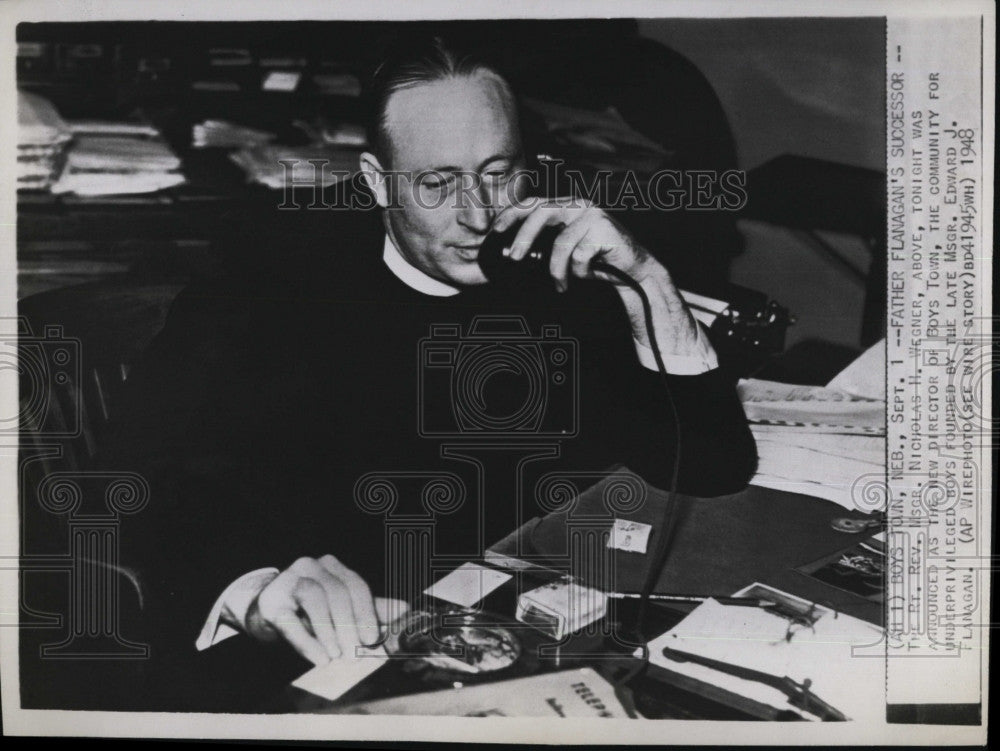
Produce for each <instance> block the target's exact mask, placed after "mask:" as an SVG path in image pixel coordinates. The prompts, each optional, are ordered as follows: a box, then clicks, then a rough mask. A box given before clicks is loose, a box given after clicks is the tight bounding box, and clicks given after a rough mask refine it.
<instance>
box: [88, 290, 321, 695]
mask: <svg viewBox="0 0 1000 751" xmlns="http://www.w3.org/2000/svg"><path fill="white" fill-rule="evenodd" d="M248 331H251V332H253V333H254V334H257V335H259V337H260V339H259V342H260V346H259V347H256V348H255V347H252V346H250V345H249V344H248V338H247V332H248ZM269 339H270V338H269V334H268V332H267V331H266V330H262V329H260V328H259V327H258V326H257V323H256V322H255V321H252V320H249V319H247V318H246V317H245V314H244V312H242V310H241V306H240V305H239V304H237V299H236V298H234V297H231V296H229V295H227V294H226V293H225V292H224V291H221V290H214V291H211V292H208V293H205V294H200V293H192V292H191V291H186V292H185V293H182V295H181V297H179V298H178V300H177V301H176V302H175V304H174V306H173V308H172V310H171V313H170V315H169V316H168V320H167V323H166V325H165V327H164V329H163V331H162V332H161V333H160V335H159V336H158V337H157V338H156V340H154V342H153V344H152V345H151V346H150V348H149V349H148V351H147V352H146V353H145V354H144V356H143V358H142V359H141V360H140V362H138V363H137V364H136V365H135V366H134V368H133V370H132V372H131V374H130V375H129V378H128V381H127V384H126V393H125V394H124V396H123V398H122V401H121V402H120V404H119V406H118V408H117V411H116V414H115V415H114V416H113V422H112V429H111V433H110V435H109V436H108V439H107V440H106V441H105V444H104V447H103V450H102V454H101V457H100V465H101V466H103V467H105V468H108V469H117V470H123V471H130V472H137V473H139V474H141V475H142V476H143V477H144V478H145V479H146V481H147V482H148V483H149V485H150V502H149V504H148V505H147V507H146V508H145V509H143V511H142V512H141V513H138V514H136V515H134V516H133V517H129V518H127V519H125V520H123V522H122V526H121V531H120V534H119V541H120V542H119V544H120V554H119V555H120V561H121V563H122V565H124V566H125V567H127V568H129V569H130V570H132V571H133V572H134V573H135V574H136V576H137V578H138V581H139V584H140V587H141V590H142V593H143V597H144V602H143V617H142V621H143V623H144V626H145V628H144V631H145V638H146V640H147V642H148V643H149V644H150V646H151V650H152V655H151V664H152V666H153V668H154V669H156V671H157V672H156V673H155V674H154V675H155V676H156V677H155V678H151V682H152V684H155V685H151V686H150V688H151V689H152V690H155V691H158V692H159V695H160V696H161V698H163V701H164V704H163V706H166V707H168V708H169V707H175V708H183V707H184V706H192V707H199V706H202V707H211V706H213V704H212V702H213V701H215V700H216V699H218V700H220V701H221V700H223V699H225V698H226V697H225V696H221V695H217V694H215V693H213V691H212V690H210V689H209V688H208V686H209V683H207V682H206V681H207V680H210V679H212V678H215V679H219V678H220V676H223V675H225V676H227V677H228V678H229V679H232V676H233V673H232V672H228V673H227V672H225V670H224V669H223V668H221V667H220V666H219V665H217V664H216V665H213V664H212V663H213V661H217V660H218V657H219V655H220V654H223V653H226V652H230V653H231V652H232V651H233V648H234V647H233V645H231V644H228V643H224V644H223V645H220V646H219V647H213V648H212V649H210V650H208V651H207V652H203V653H198V652H197V651H196V649H195V640H196V639H197V637H198V634H199V632H200V630H201V628H202V625H203V624H204V622H205V620H206V618H207V617H208V615H209V612H210V611H211V608H212V606H213V604H214V602H215V601H216V599H217V598H218V597H219V596H220V595H221V594H222V592H223V591H224V590H225V588H226V587H227V586H228V585H229V584H230V583H231V582H233V581H234V580H235V579H236V578H238V577H239V576H241V575H242V574H244V573H246V572H248V571H251V570H254V569H257V568H260V567H262V566H271V565H273V566H278V567H283V566H287V565H288V564H289V563H290V562H291V561H290V560H287V558H288V556H290V555H293V553H292V552H291V551H292V550H293V549H294V547H295V545H294V543H295V541H296V538H295V536H294V534H290V533H289V530H287V529H286V528H287V527H288V522H287V518H288V517H291V518H294V516H295V513H294V511H295V506H294V504H295V503H297V502H301V496H300V495H299V494H297V493H296V487H295V485H294V483H292V482H289V484H288V487H281V486H280V484H278V483H276V482H274V481H273V480H269V479H268V475H275V474H278V475H279V476H280V473H269V472H266V471H264V470H263V468H264V467H265V466H266V465H265V464H264V462H265V461H267V460H268V457H267V456H264V455H263V452H264V451H266V450H267V449H266V448H265V447H267V446H270V447H272V448H273V442H272V441H266V440H262V438H266V436H267V435H268V433H269V431H271V432H277V431H280V423H278V422H277V421H276V420H275V416H276V415H275V413H276V412H277V411H280V410H282V409H283V405H282V403H281V402H280V401H278V400H276V399H273V398H269V395H268V393H267V391H268V382H269V381H270V380H273V379H271V378H270V377H269V376H268V374H267V372H266V369H265V366H264V363H265V362H267V361H268V360H269V358H268V357H267V355H268V354H269V352H268V350H267V349H266V347H265V345H266V343H267V342H268V341H269ZM249 341H251V342H252V339H250V340H249ZM270 341H273V339H270ZM295 385H296V384H295V383H294V382H291V383H286V384H284V387H285V388H287V389H288V390H289V391H290V393H295ZM286 445H287V443H286ZM286 514H287V516H286ZM300 554H305V553H300ZM230 641H233V642H236V641H243V642H245V641H246V640H245V638H244V637H239V638H238V639H232V640H230ZM247 646H254V647H255V649H256V652H255V658H254V659H255V664H256V665H258V666H260V665H263V664H264V663H266V662H267V658H266V656H265V655H263V654H262V653H261V645H247ZM210 653H211V654H210ZM289 655H292V653H291V650H284V653H282V656H281V659H284V657H286V656H289ZM237 662H238V660H237V661H234V660H230V661H229V665H228V666H227V667H226V670H230V671H231V668H232V665H233V664H234V663H237ZM184 666H188V667H191V666H195V667H196V668H197V669H198V670H201V675H200V676H199V677H198V678H191V677H190V676H191V675H196V674H197V671H196V672H193V673H188V674H185V672H184V670H185V667H184ZM163 669H165V670H166V674H168V675H173V676H175V678H173V679H171V678H164V677H163V675H164V673H163ZM289 669H290V670H291V673H290V674H291V675H294V673H295V669H291V668H289ZM299 672H301V668H300V669H299ZM182 676H183V677H182ZM235 683H236V682H234V681H233V680H229V686H230V687H231V686H233V685H235ZM182 684H184V685H182ZM268 685H270V684H268ZM227 690H232V689H231V688H230V689H227ZM271 690H273V686H271ZM219 706H225V704H224V703H223V704H221V705H219Z"/></svg>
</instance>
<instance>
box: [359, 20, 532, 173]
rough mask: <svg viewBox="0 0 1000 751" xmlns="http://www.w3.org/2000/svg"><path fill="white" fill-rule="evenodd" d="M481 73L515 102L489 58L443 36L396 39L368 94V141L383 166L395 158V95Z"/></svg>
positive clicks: (372, 77)
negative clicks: (390, 114) (391, 109)
mask: <svg viewBox="0 0 1000 751" xmlns="http://www.w3.org/2000/svg"><path fill="white" fill-rule="evenodd" d="M480 74H487V75H493V76H496V77H497V79H499V80H500V82H501V83H502V84H503V86H504V88H505V89H506V91H507V94H508V96H509V97H510V99H511V101H512V102H513V101H514V97H513V93H512V92H511V89H510V85H509V84H508V83H507V81H506V79H505V78H504V77H503V75H502V74H501V73H500V72H499V71H498V70H497V69H496V68H495V67H494V66H493V65H492V64H490V63H489V62H488V61H487V60H486V59H485V58H482V57H480V56H478V55H476V54H474V53H471V52H460V51H458V50H457V49H456V48H454V47H451V46H449V45H448V44H447V43H446V42H445V41H444V40H443V39H442V38H441V37H440V36H430V35H420V36H411V37H405V38H402V39H396V40H394V41H393V43H392V44H391V46H390V47H389V49H388V53H387V54H386V55H385V56H384V57H383V58H382V59H381V61H380V62H379V63H378V64H377V65H376V66H375V68H374V70H373V71H372V73H371V75H370V76H369V78H368V81H367V85H366V92H365V99H366V103H365V107H366V110H367V130H368V140H369V142H370V144H371V148H372V151H373V153H374V154H375V156H377V157H378V158H379V160H380V161H381V162H382V166H383V167H389V164H390V161H391V155H392V143H391V141H390V136H389V128H388V123H387V119H386V112H387V109H388V105H389V99H390V98H391V97H392V95H393V94H395V93H396V92H397V91H402V90H403V89H409V88H412V87H414V86H419V85H421V84H427V83H434V82H436V81H443V80H445V79H448V78H457V77H465V76H475V75H480Z"/></svg>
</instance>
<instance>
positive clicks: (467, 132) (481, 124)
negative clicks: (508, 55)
mask: <svg viewBox="0 0 1000 751" xmlns="http://www.w3.org/2000/svg"><path fill="white" fill-rule="evenodd" d="M386 125H387V129H388V132H389V140H390V141H391V143H392V150H393V156H394V159H393V163H394V166H397V163H398V166H399V167H400V168H404V166H405V167H410V168H414V167H415V168H433V167H441V166H456V167H462V168H468V169H472V168H473V167H475V166H478V165H479V163H480V162H481V161H482V160H483V159H485V158H487V157H489V156H492V155H494V154H498V153H506V152H511V153H510V154H509V155H510V156H514V153H513V151H516V149H517V144H518V141H519V138H518V134H517V124H516V118H515V108H514V102H513V99H512V97H511V96H510V92H509V90H508V89H507V87H506V85H505V84H504V83H503V81H502V80H501V79H500V78H498V77H497V76H495V75H493V74H490V73H488V72H483V73H475V74H473V75H471V76H451V77H449V78H445V79H441V80H439V81H432V82H429V83H422V84H418V85H416V86H412V87H410V88H406V89H402V90H400V91H397V92H396V93H394V94H393V95H392V96H391V97H390V99H389V103H388V106H387V107H386Z"/></svg>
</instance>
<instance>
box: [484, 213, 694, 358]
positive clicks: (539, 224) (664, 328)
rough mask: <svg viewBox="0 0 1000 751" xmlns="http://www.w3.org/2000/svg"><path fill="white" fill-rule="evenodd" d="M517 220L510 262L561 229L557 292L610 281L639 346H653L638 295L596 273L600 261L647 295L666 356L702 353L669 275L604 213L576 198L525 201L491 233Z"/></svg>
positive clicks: (552, 269)
mask: <svg viewBox="0 0 1000 751" xmlns="http://www.w3.org/2000/svg"><path fill="white" fill-rule="evenodd" d="M519 221H520V222H522V224H521V226H520V228H519V229H518V231H517V234H516V236H515V238H514V241H513V243H512V245H511V248H510V253H509V256H508V257H509V258H510V259H511V260H514V261H520V260H522V259H523V258H524V257H525V255H527V253H528V251H529V250H530V248H531V245H532V243H533V242H534V241H535V238H536V237H537V236H538V234H539V233H540V232H541V231H542V230H543V229H544V228H545V227H550V226H555V227H561V228H562V230H561V231H560V232H559V234H558V235H557V236H556V239H555V244H554V246H553V250H552V256H551V258H550V261H549V273H550V274H551V275H552V278H553V280H554V281H555V284H556V287H557V289H559V290H560V291H565V290H566V288H567V287H568V285H569V278H570V277H571V276H574V277H578V278H581V279H595V278H596V279H603V280H605V281H608V282H611V283H612V284H614V285H615V289H616V290H617V292H618V294H619V296H620V297H621V299H622V302H623V303H624V305H625V309H626V311H627V312H628V315H629V319H630V321H631V322H632V332H633V335H634V336H635V339H636V341H638V342H639V343H640V344H642V345H643V346H645V347H649V346H650V338H649V334H648V332H647V331H646V321H645V315H644V312H643V308H642V301H641V299H640V297H639V294H638V293H637V292H636V291H635V290H633V289H632V288H631V287H628V286H626V285H625V284H623V283H622V281H621V280H620V279H617V278H616V277H613V276H611V275H609V274H606V273H604V272H601V271H599V270H598V271H594V270H592V269H591V267H590V264H591V261H592V260H594V259H596V258H599V259H601V260H602V261H604V262H605V263H607V264H609V265H611V266H614V267H615V268H617V269H619V270H620V271H622V272H624V273H625V274H627V275H628V276H630V277H631V278H632V279H634V280H635V281H636V282H637V283H638V284H639V285H640V286H641V287H642V288H643V289H644V290H645V292H646V296H647V297H648V298H649V302H650V306H651V307H652V311H653V324H654V326H655V329H656V331H655V333H656V341H657V343H658V344H659V346H660V351H661V354H662V355H664V356H680V357H688V356H696V355H699V354H700V353H701V352H702V349H701V348H702V347H703V346H704V344H703V343H701V342H700V341H699V339H700V337H699V335H698V328H697V324H696V323H695V320H694V318H693V317H692V316H691V313H690V312H689V311H688V309H687V307H686V306H685V304H684V301H683V299H682V298H681V296H680V293H679V292H678V291H677V288H676V287H675V286H674V283H673V280H672V279H671V277H670V273H669V272H668V271H667V269H666V268H664V266H663V265H662V264H661V263H660V262H659V261H657V260H656V259H655V258H654V257H653V256H652V254H650V253H649V251H648V250H646V249H645V248H643V247H642V246H641V245H639V244H638V243H637V242H636V241H635V239H634V238H633V237H632V236H631V235H630V234H629V232H628V231H627V230H626V229H625V228H624V227H622V226H621V224H619V223H618V222H617V221H615V220H614V218H612V217H611V216H610V215H608V214H607V213H606V212H605V211H603V210H601V209H600V208H598V207H597V206H595V205H594V204H593V203H591V202H589V201H585V200H581V199H576V198H555V199H551V200H543V199H534V200H532V199H527V200H525V201H521V202H518V203H517V204H514V205H511V206H509V207H507V208H505V209H504V210H503V211H501V212H500V213H499V214H497V216H496V218H495V220H494V222H493V226H492V230H493V231H496V232H503V231H505V230H507V229H509V228H510V227H512V226H514V225H515V224H516V223H517V222H519Z"/></svg>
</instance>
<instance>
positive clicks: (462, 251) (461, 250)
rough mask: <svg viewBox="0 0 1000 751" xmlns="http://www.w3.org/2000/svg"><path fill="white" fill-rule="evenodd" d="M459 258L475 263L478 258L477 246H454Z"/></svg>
mask: <svg viewBox="0 0 1000 751" xmlns="http://www.w3.org/2000/svg"><path fill="white" fill-rule="evenodd" d="M452 247H454V248H455V251H456V252H457V255H458V257H459V258H461V259H463V260H465V261H475V260H476V259H477V258H478V257H479V245H454V246H452Z"/></svg>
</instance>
